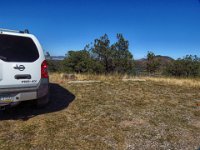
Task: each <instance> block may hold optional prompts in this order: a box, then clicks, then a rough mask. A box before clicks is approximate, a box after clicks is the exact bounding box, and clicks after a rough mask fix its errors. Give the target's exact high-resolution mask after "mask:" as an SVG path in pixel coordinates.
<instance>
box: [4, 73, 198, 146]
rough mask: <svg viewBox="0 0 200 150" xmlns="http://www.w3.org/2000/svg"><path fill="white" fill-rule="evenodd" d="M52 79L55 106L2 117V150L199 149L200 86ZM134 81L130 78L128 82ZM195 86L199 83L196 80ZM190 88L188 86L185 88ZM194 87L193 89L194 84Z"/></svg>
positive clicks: (27, 105)
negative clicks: (75, 82)
mask: <svg viewBox="0 0 200 150" xmlns="http://www.w3.org/2000/svg"><path fill="white" fill-rule="evenodd" d="M77 76H78V77H77V80H99V81H101V82H99V83H80V84H73V83H68V81H67V80H63V79H60V75H58V74H53V75H52V76H51V82H52V83H53V84H52V86H51V103H50V104H49V105H48V107H47V108H45V109H43V110H37V109H35V108H32V107H31V106H30V103H24V104H22V105H20V106H19V107H17V108H15V109H12V110H10V111H8V112H5V113H1V114H0V117H1V121H0V148H1V149H12V148H16V149H20V148H21V149H45V148H46V149H86V150H88V149H120V150H121V149H125V150H129V149H134V148H135V149H198V148H199V147H200V144H199V143H200V134H199V133H200V118H199V117H200V109H199V108H198V107H196V106H195V103H194V100H196V99H200V92H199V90H200V86H198V85H200V84H198V85H197V84H192V83H193V82H194V81H193V80H185V79H181V80H177V79H163V78H159V79H158V78H145V80H146V82H138V81H137V82H136V81H126V82H123V81H122V80H121V79H122V78H124V77H123V76H119V75H118V76H117V77H114V76H108V77H105V76H93V75H77ZM125 78H129V77H125ZM195 82H196V83H197V82H199V81H197V80H195ZM184 83H185V84H184ZM189 83H190V84H189Z"/></svg>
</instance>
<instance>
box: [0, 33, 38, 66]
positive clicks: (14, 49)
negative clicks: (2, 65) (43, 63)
mask: <svg viewBox="0 0 200 150" xmlns="http://www.w3.org/2000/svg"><path fill="white" fill-rule="evenodd" d="M38 58H39V53H38V50H37V47H36V45H35V43H34V42H33V40H32V39H31V38H28V37H21V36H13V35H5V34H0V59H1V60H3V61H6V62H34V61H36V60H37V59H38Z"/></svg>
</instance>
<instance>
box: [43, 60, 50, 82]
mask: <svg viewBox="0 0 200 150" xmlns="http://www.w3.org/2000/svg"><path fill="white" fill-rule="evenodd" d="M41 77H42V78H49V75H48V65H47V61H46V60H44V61H43V62H42V65H41Z"/></svg>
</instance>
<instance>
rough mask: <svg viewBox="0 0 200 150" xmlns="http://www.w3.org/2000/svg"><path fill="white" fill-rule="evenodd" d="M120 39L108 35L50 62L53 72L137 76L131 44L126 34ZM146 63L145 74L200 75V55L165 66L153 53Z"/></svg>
mask: <svg viewBox="0 0 200 150" xmlns="http://www.w3.org/2000/svg"><path fill="white" fill-rule="evenodd" d="M116 39H117V40H116V42H115V43H112V44H111V42H110V39H109V37H108V35H107V34H105V35H103V36H101V37H100V38H97V39H95V40H94V42H93V43H92V44H88V45H86V46H85V48H84V49H83V50H79V51H74V50H70V51H68V52H67V54H66V57H65V59H64V60H62V61H58V60H57V61H56V60H51V59H48V64H49V71H50V72H66V73H97V74H112V73H119V74H131V75H137V69H136V68H138V66H137V65H136V64H137V63H136V61H137V60H134V58H133V55H132V53H131V52H130V50H129V41H128V40H127V39H125V38H124V36H123V35H122V34H117V36H116ZM47 57H48V58H50V54H49V53H47ZM144 64H145V67H144V68H142V67H141V68H142V72H143V74H144V75H155V74H159V75H166V76H176V77H199V76H200V59H199V58H198V57H197V56H196V55H195V56H192V55H187V56H185V57H183V58H179V59H177V60H170V61H169V62H167V63H162V60H160V59H159V58H158V57H157V56H156V55H155V54H154V53H153V52H151V51H149V52H148V53H147V55H146V59H145V60H144ZM139 68H140V66H139ZM140 70H141V69H140Z"/></svg>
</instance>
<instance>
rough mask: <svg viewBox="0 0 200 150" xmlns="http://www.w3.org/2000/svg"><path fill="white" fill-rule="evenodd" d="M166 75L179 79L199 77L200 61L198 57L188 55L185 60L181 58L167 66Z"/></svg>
mask: <svg viewBox="0 0 200 150" xmlns="http://www.w3.org/2000/svg"><path fill="white" fill-rule="evenodd" d="M164 73H165V74H167V75H170V76H177V77H199V76H200V59H199V58H198V57H197V56H196V55H195V56H192V55H187V56H186V57H184V58H183V59H180V58H179V59H177V60H175V61H172V62H171V63H170V64H169V65H167V66H166V69H165V72H164Z"/></svg>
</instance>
